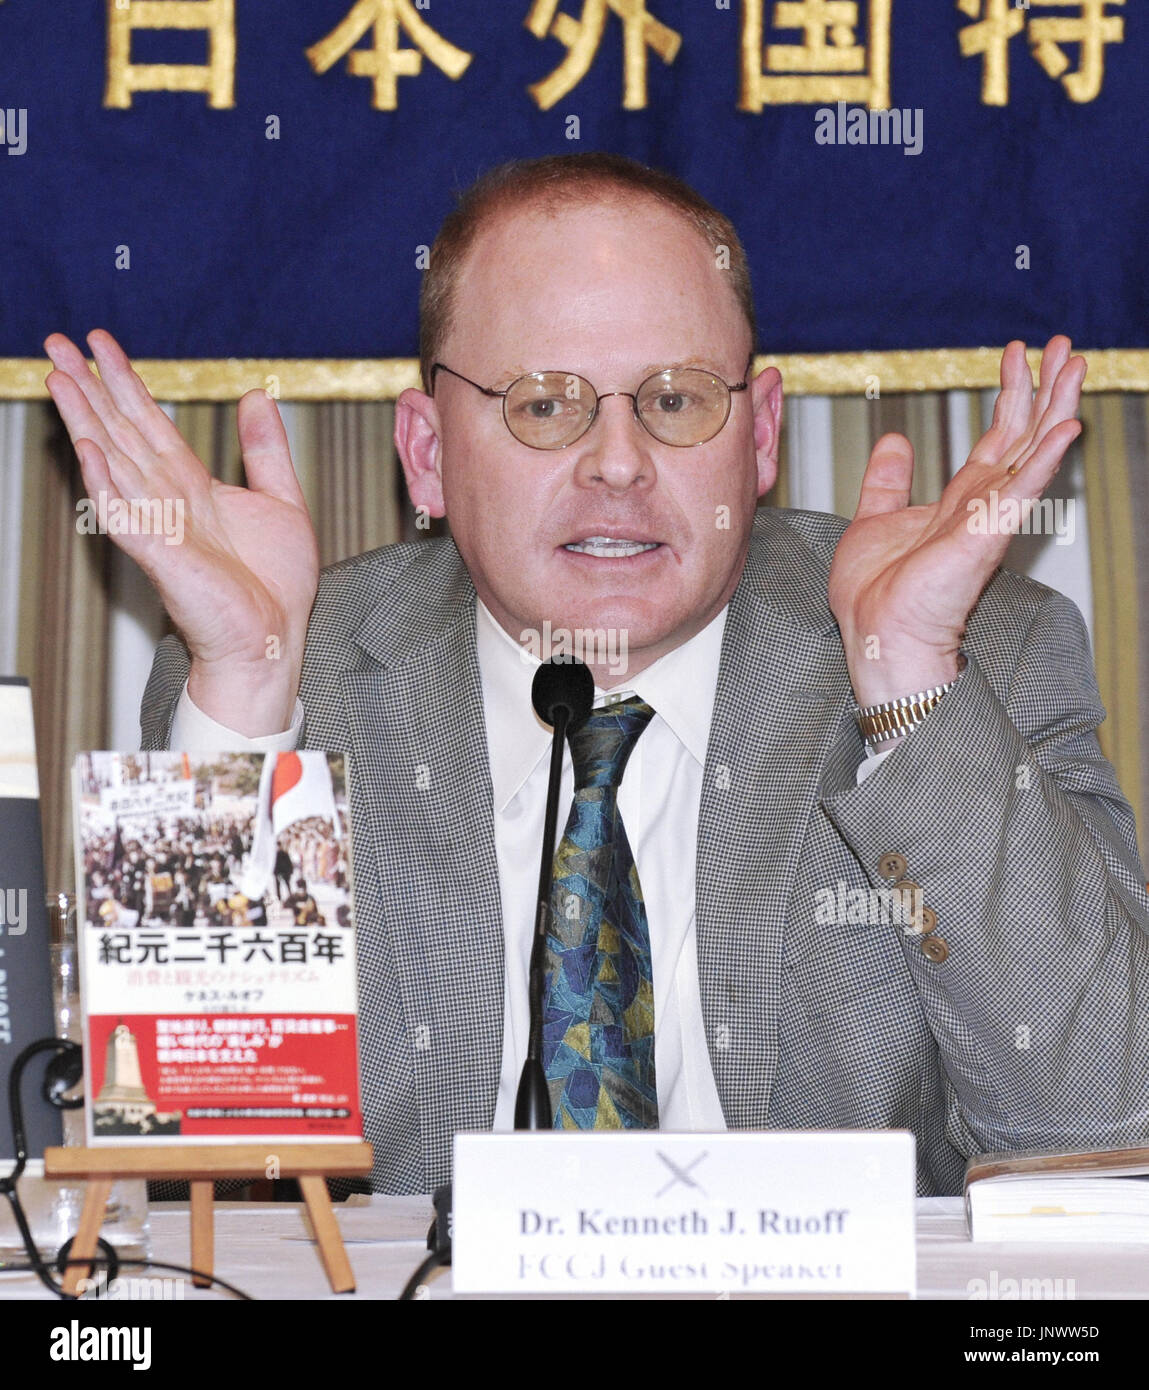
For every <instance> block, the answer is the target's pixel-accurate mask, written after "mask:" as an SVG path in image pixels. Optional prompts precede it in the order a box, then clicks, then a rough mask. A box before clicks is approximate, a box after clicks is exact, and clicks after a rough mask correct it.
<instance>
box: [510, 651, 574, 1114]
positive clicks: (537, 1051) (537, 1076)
mask: <svg viewBox="0 0 1149 1390" xmlns="http://www.w3.org/2000/svg"><path fill="white" fill-rule="evenodd" d="M531 704H532V705H534V707H535V713H536V714H537V715H538V716H539V718H540V719H541V720H542V721H543V723H544V724H550V725H551V727H552V728H553V729H554V731H555V732H554V741H553V742H552V744H551V770H550V780H549V782H548V783H547V810H546V818H545V819H544V821H543V853H542V859H541V861H540V864H539V894H538V906H537V908H536V910H535V934H534V939H533V940H532V942H531V962H530V975H529V991H530V1010H531V1012H530V1019H531V1023H530V1034H529V1038H528V1043H527V1059H526V1061H525V1062H524V1063H523V1074H522V1076H521V1077H520V1078H519V1089H518V1092H517V1094H516V1096H515V1128H516V1129H553V1128H554V1114H553V1112H552V1109H551V1099H550V1093H549V1091H548V1090H547V1078H546V1073H545V1072H544V1071H543V989H544V985H545V971H544V962H545V960H546V939H547V913H548V912H549V911H550V900H551V881H552V879H553V876H554V862H555V829H556V824H557V820H558V802H559V782H560V781H561V778H562V770H563V745H564V743H565V740H566V734H567V729H568V728H569V727H570V726H571V725H572V724H578V723H580V722H581V721H582V720H584V719H585V718H586V717H587V715H588V714H590V711H591V706H592V705H593V704H594V678H593V677H592V676H591V673H590V670H589V669H588V667H586V666H585V665H584V664H583V663H582V662H581V661H578V660H577V659H576V658H574V657H571V656H566V655H563V654H561V653H560V654H559V655H557V656H553V657H552V658H551V659H550V661H544V662H543V664H542V665H541V666H540V667H539V669H538V670H537V671H536V672H535V678H534V681H533V683H532V685H531Z"/></svg>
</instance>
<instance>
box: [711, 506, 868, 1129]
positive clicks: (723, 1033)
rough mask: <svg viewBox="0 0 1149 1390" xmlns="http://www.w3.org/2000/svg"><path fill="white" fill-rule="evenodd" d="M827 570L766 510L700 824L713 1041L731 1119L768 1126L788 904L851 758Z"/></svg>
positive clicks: (727, 648) (725, 679) (734, 632)
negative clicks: (817, 821)
mask: <svg viewBox="0 0 1149 1390" xmlns="http://www.w3.org/2000/svg"><path fill="white" fill-rule="evenodd" d="M828 573H829V567H828V564H827V563H826V562H825V561H824V560H823V559H822V558H821V557H819V556H818V555H817V554H816V553H815V552H814V551H813V550H812V549H811V548H810V547H808V546H807V545H806V544H805V542H804V541H803V540H802V538H801V537H800V536H799V535H798V534H797V533H796V532H795V531H793V530H791V529H789V528H787V527H786V526H785V524H784V522H783V521H782V520H781V519H780V518H779V517H778V516H777V515H776V514H774V513H772V512H771V511H765V512H763V513H761V514H760V516H759V519H758V521H757V523H756V525H755V533H754V537H753V540H752V543H751V548H750V553H749V556H748V558H747V562H746V568H745V570H744V572H743V575H742V579H741V581H740V582H739V585H738V588H737V590H736V591H735V594H734V596H733V598H732V599H731V603H730V612H729V614H728V615H727V621H726V629H725V633H724V637H723V646H722V657H721V663H720V666H719V676H718V689H717V692H716V696H715V705H714V714H713V717H712V720H711V731H710V740H709V746H708V749H707V757H706V769H705V774H704V782H703V792H702V803H701V810H700V814H699V825H698V860H697V864H698V868H697V883H696V910H697V923H698V957H699V961H698V964H699V979H700V984H701V993H702V1010H703V1018H704V1021H705V1026H706V1035H707V1038H708V1040H709V1044H710V1055H711V1062H712V1064H713V1067H714V1076H715V1080H716V1082H717V1085H718V1093H719V1097H720V1099H721V1101H722V1106H723V1110H724V1112H725V1115H726V1119H727V1122H728V1123H729V1124H730V1125H732V1126H737V1127H754V1126H761V1125H763V1124H765V1122H766V1115H767V1111H768V1107H769V1098H770V1091H771V1087H772V1084H773V1080H774V1075H775V1071H776V1069H777V1061H778V1000H779V991H780V986H781V975H782V969H783V962H784V956H783V952H784V936H785V930H786V926H787V922H788V919H789V916H790V898H791V894H792V892H793V889H794V884H795V877H796V871H797V868H798V864H799V859H800V855H801V852H802V847H803V843H804V841H805V838H806V832H807V826H808V823H809V820H810V816H811V812H812V811H813V810H814V807H815V806H816V805H817V802H818V799H819V794H820V791H821V786H822V782H823V779H824V777H826V776H827V775H833V776H837V775H840V774H841V772H842V770H843V769H844V768H845V766H846V764H847V763H849V762H850V760H851V759H854V760H855V761H856V752H857V735H856V732H854V731H853V730H852V719H851V710H852V693H851V689H850V683H849V676H848V673H847V670H846V664H845V657H844V654H843V652H842V647H841V641H840V638H839V634H838V628H837V624H836V622H835V620H834V616H833V614H832V613H831V611H830V608H829V605H828V602H827V598H826V582H827V577H828Z"/></svg>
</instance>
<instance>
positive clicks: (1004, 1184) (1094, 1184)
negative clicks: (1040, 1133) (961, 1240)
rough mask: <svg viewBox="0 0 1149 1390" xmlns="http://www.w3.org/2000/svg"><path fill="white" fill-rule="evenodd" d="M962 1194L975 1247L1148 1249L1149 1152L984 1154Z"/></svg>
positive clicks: (971, 1169)
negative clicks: (1055, 1244)
mask: <svg viewBox="0 0 1149 1390" xmlns="http://www.w3.org/2000/svg"><path fill="white" fill-rule="evenodd" d="M964 1193H965V1206H966V1220H967V1223H968V1226H969V1231H970V1238H971V1239H972V1240H977V1241H995V1240H996V1241H1002V1240H1008V1241H1024V1242H1030V1241H1039V1242H1045V1241H1068V1242H1093V1243H1102V1242H1106V1241H1118V1242H1124V1243H1134V1244H1145V1243H1149V1147H1133V1148H1129V1147H1123V1146H1113V1147H1109V1148H1101V1149H1025V1150H1019V1151H1017V1152H1015V1153H992V1154H979V1155H978V1156H977V1157H976V1158H972V1159H970V1161H969V1163H968V1164H967V1165H966V1173H965V1184H964Z"/></svg>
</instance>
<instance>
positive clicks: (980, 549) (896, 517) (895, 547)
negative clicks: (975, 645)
mask: <svg viewBox="0 0 1149 1390" xmlns="http://www.w3.org/2000/svg"><path fill="white" fill-rule="evenodd" d="M1084 378H1085V359H1084V358H1083V357H1071V356H1070V343H1069V339H1068V338H1065V337H1060V336H1059V337H1055V338H1051V339H1050V341H1049V343H1048V344H1047V346H1046V349H1045V352H1044V353H1043V354H1042V358H1041V377H1040V382H1039V385H1038V389H1037V394H1036V395H1034V391H1033V377H1032V375H1031V373H1030V370H1029V364H1028V362H1027V361H1026V356H1025V344H1024V343H1021V342H1017V341H1015V342H1012V343H1010V344H1009V346H1008V347H1007V348H1006V349H1005V352H1004V353H1003V354H1002V359H1001V392H1000V393H999V395H998V398H997V404H996V406H995V408H994V413H993V424H992V426H991V427H990V429H989V430H987V432H986V433H985V434H984V435H983V436H982V437H981V439H980V440H978V442H977V444H976V445H975V447H974V449H973V451H972V452H971V454H970V456H969V458H968V459H967V460H966V462H965V464H964V465H963V466H962V468H961V469H959V470H958V472H957V473H956V474H955V475H954V476H953V478H951V479H950V481H949V483H948V485H947V486H946V488H945V491H944V492H943V493H942V495H941V498H940V500H939V501H937V502H934V503H932V504H930V505H929V506H924V507H911V506H910V505H909V500H910V484H911V482H912V480H913V474H914V451H913V446H912V445H911V444H910V442H909V440H908V439H907V438H906V437H905V436H904V435H901V434H886V435H883V436H882V438H881V439H879V440H878V442H877V443H876V444H875V445H874V448H873V451H872V452H871V454H870V461H869V463H868V464H867V465H866V472H865V475H864V477H863V479H862V491H861V496H860V497H859V499H858V508H857V511H856V513H855V515H854V519H853V521H852V522H851V523H850V525H849V526H848V527H847V529H846V531H845V532H844V534H843V536H842V539H841V540H840V541H839V543H838V548H837V551H836V553H835V555H834V563H833V565H832V567H831V570H830V586H829V599H830V608H831V609H832V611H833V613H834V616H835V617H836V618H837V620H838V626H839V628H840V630H841V633H842V642H843V645H844V647H845V652H846V662H847V665H848V666H849V671H850V679H851V682H852V684H853V687H854V696H855V698H856V700H857V702H858V703H859V704H860V705H872V704H878V703H881V702H883V701H885V700H893V699H897V698H898V697H899V696H903V695H913V694H916V693H917V692H918V691H920V690H926V689H928V688H930V687H933V686H936V685H944V684H945V683H946V682H947V681H949V680H952V679H953V678H954V677H955V676H956V675H957V673H958V650H959V647H960V645H961V641H962V636H963V634H964V632H965V625H966V620H967V619H968V617H969V615H970V612H971V611H972V609H973V607H974V605H975V604H976V603H977V600H978V597H979V595H980V594H981V591H982V590H983V589H984V588H985V586H986V584H987V583H988V582H989V580H990V579H991V578H992V576H993V572H994V570H995V569H997V567H998V566H999V565H1000V564H1001V561H1002V558H1003V556H1004V555H1005V552H1006V549H1007V548H1008V546H1009V542H1010V538H1011V535H1012V534H1013V532H1014V531H1016V530H1017V528H1018V525H1020V521H1021V519H1023V518H1024V516H1025V515H1026V514H1027V512H1028V508H1029V506H1032V504H1033V503H1034V502H1036V501H1037V499H1038V498H1039V497H1040V496H1041V494H1042V493H1043V492H1044V491H1045V489H1046V487H1048V485H1049V482H1050V480H1051V479H1052V478H1053V475H1054V474H1055V473H1056V472H1057V470H1058V468H1059V467H1060V465H1061V461H1062V459H1063V458H1064V456H1065V452H1066V450H1067V449H1068V448H1069V446H1070V444H1072V443H1073V441H1074V440H1075V439H1076V438H1077V436H1078V435H1079V434H1080V433H1081V424H1080V422H1079V421H1078V420H1077V418H1076V415H1077V407H1078V402H1079V401H1080V398H1081V383H1082V381H1083V380H1084ZM1007 499H1014V501H1015V502H1016V504H1017V505H1012V504H1011V505H1010V506H1009V507H1008V508H1006V509H1005V515H1004V517H1003V516H1002V515H1001V508H1002V504H1003V503H1005V502H1006V501H1007ZM982 503H984V507H983V505H982ZM978 512H980V513H981V514H982V516H983V517H988V520H989V525H988V526H979V525H975V523H974V517H975V514H976V513H978Z"/></svg>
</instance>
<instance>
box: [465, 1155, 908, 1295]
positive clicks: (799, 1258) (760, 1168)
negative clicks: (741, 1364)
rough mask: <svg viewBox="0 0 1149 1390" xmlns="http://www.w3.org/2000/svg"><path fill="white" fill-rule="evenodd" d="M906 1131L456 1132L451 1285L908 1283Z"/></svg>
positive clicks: (681, 1289) (581, 1287) (697, 1287)
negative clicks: (708, 1132) (682, 1132)
mask: <svg viewBox="0 0 1149 1390" xmlns="http://www.w3.org/2000/svg"><path fill="white" fill-rule="evenodd" d="M914 1275H915V1248H914V1138H913V1135H912V1134H909V1133H907V1132H903V1131H900V1130H897V1131H891V1130H880V1131H870V1130H849V1131H842V1132H839V1131H826V1130H818V1131H811V1132H807V1131H784V1132H770V1133H756V1132H748V1131H735V1132H731V1133H723V1134H669V1133H665V1134H664V1133H662V1132H660V1131H657V1130H647V1131H641V1130H629V1131H627V1130H623V1131H617V1132H609V1133H605V1132H597V1133H581V1134H567V1133H561V1132H556V1133H553V1134H549V1133H548V1134H458V1135H456V1136H455V1171H454V1234H453V1239H452V1284H453V1287H454V1289H455V1291H456V1292H457V1293H476V1294H479V1293H523V1294H527V1293H530V1294H539V1293H550V1294H560V1295H564V1296H567V1297H569V1296H570V1295H572V1294H619V1293H631V1294H647V1293H652V1292H658V1293H667V1292H671V1291H673V1292H676V1293H694V1294H698V1293H710V1294H713V1295H715V1296H716V1297H717V1296H723V1295H725V1296H733V1295H740V1294H756V1295H762V1294H786V1295H790V1296H793V1295H795V1294H805V1295H821V1296H826V1295H840V1294H863V1293H868V1294H881V1295H885V1296H887V1297H889V1296H893V1297H898V1296H901V1297H913V1293H914Z"/></svg>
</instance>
